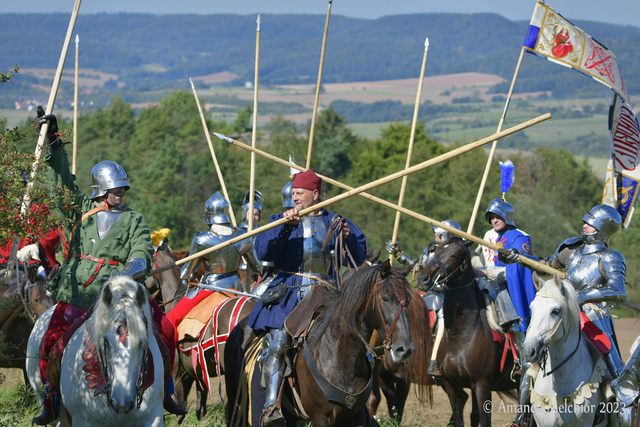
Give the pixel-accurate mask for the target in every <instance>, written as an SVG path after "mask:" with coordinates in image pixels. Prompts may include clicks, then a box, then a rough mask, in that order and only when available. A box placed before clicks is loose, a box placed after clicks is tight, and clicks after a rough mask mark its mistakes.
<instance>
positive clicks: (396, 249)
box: [386, 219, 461, 269]
mask: <svg viewBox="0 0 640 427" xmlns="http://www.w3.org/2000/svg"><path fill="white" fill-rule="evenodd" d="M442 223H443V224H444V225H447V226H449V227H451V228H455V229H456V230H461V228H460V224H458V223H457V222H455V221H454V220H452V219H447V220H444V221H442ZM431 228H432V229H433V234H434V241H433V242H432V243H430V244H429V245H428V246H427V247H426V248H424V250H423V251H422V253H421V254H420V256H419V257H418V259H417V260H414V259H413V258H411V257H410V256H409V255H407V254H406V253H405V252H404V251H403V250H402V249H400V242H395V243H392V242H391V240H387V242H386V248H387V252H389V253H390V254H391V255H393V256H394V257H395V258H396V259H397V260H398V261H400V263H401V264H402V265H411V264H414V263H416V267H420V269H422V268H424V266H425V265H426V264H427V260H428V259H429V257H430V256H431V255H432V254H433V251H435V250H436V248H437V247H438V245H439V244H440V243H441V242H444V241H445V240H448V239H450V238H452V237H454V234H453V233H451V232H449V231H447V230H445V229H444V228H440V227H437V226H435V225H433V226H431Z"/></svg>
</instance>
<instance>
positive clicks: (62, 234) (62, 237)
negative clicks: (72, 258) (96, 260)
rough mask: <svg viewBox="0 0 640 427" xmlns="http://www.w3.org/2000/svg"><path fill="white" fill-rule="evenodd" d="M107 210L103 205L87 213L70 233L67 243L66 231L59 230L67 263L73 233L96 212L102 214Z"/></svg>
mask: <svg viewBox="0 0 640 427" xmlns="http://www.w3.org/2000/svg"><path fill="white" fill-rule="evenodd" d="M105 210H107V206H106V205H101V206H97V207H95V208H93V209H91V210H90V211H88V212H85V213H84V214H83V215H82V217H80V220H78V221H77V222H76V223H75V224H74V226H73V228H72V229H71V232H70V233H69V241H68V242H67V241H66V238H65V235H64V231H63V230H59V234H60V238H61V239H62V254H63V261H66V260H67V258H68V257H69V244H70V243H71V240H73V233H74V232H75V231H76V228H78V226H79V225H80V224H82V222H83V221H84V220H85V219H87V218H89V217H90V216H91V215H93V214H94V213H96V212H100V211H105Z"/></svg>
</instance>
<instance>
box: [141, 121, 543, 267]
mask: <svg viewBox="0 0 640 427" xmlns="http://www.w3.org/2000/svg"><path fill="white" fill-rule="evenodd" d="M550 118H551V114H549V113H547V114H544V115H542V116H539V117H536V118H535V119H532V120H529V121H528V122H525V123H522V124H520V125H518V126H514V127H512V128H510V129H507V130H505V131H503V132H500V133H496V134H493V135H491V136H489V137H487V138H484V139H482V140H480V141H476V142H473V143H471V144H467V145H465V146H463V147H458V148H456V149H455V150H452V151H449V152H448V153H444V154H442V155H440V156H438V157H434V158H433V159H430V160H427V161H425V162H422V163H419V164H417V165H415V166H411V167H410V168H408V169H404V170H402V171H400V172H396V173H394V174H391V175H388V176H385V177H382V178H380V179H377V180H375V181H372V182H370V183H368V184H365V185H362V186H360V187H358V188H354V189H351V190H349V191H347V192H346V193H342V194H339V195H337V196H335V197H332V198H330V199H328V200H325V201H322V202H320V203H317V204H315V205H313V206H311V207H309V208H307V209H304V210H302V211H300V212H299V214H298V215H299V216H304V215H307V214H309V213H311V212H314V211H316V210H318V209H322V208H324V207H326V206H330V205H332V204H334V203H338V202H340V201H342V200H345V199H348V198H350V197H353V196H355V195H357V194H361V193H363V192H365V191H367V190H370V189H372V188H375V187H378V186H380V185H382V184H386V183H387V182H391V181H393V180H395V179H398V178H402V177H403V176H405V175H410V174H412V173H414V172H417V171H419V170H422V169H426V168H428V167H430V166H433V165H436V164H438V163H442V162H444V161H446V160H449V159H451V158H453V157H456V156H459V155H460V154H463V153H466V152H468V151H471V150H473V149H474V148H477V147H480V146H482V145H484V144H488V143H489V142H491V141H493V140H494V139H500V138H503V137H505V136H508V135H511V134H512V133H515V132H518V131H520V130H523V129H526V128H528V127H530V126H533V125H535V124H538V123H540V122H543V121H545V120H548V119H550ZM214 135H216V136H217V137H218V138H220V139H224V140H225V141H227V142H230V143H233V142H234V140H233V139H232V138H228V137H226V136H225V135H222V134H219V133H214ZM287 164H288V165H291V167H294V166H295V165H294V164H293V163H287ZM296 168H297V167H296ZM334 182H337V181H334ZM380 200H382V199H380ZM384 204H385V205H386V206H389V207H392V208H394V209H398V210H400V211H401V212H403V213H406V214H408V215H409V214H414V215H418V214H416V213H415V212H413V211H410V210H409V209H406V208H402V207H399V206H396V205H394V204H393V203H389V202H386V201H385V202H384ZM285 222H287V219H286V218H282V219H279V220H278V221H274V222H271V223H269V224H267V225H264V226H262V227H260V228H257V229H255V230H249V232H248V233H245V234H243V235H241V236H238V237H234V238H233V239H229V240H227V241H226V242H224V243H221V244H219V245H216V246H212V247H210V248H207V249H205V250H203V251H201V252H198V253H195V254H193V255H190V256H188V257H186V258H183V259H181V260H178V261H176V262H175V263H172V264H168V265H166V266H164V267H162V268H159V269H157V270H153V271H152V272H151V273H149V275H150V276H151V275H154V274H158V273H162V272H163V271H166V270H168V269H170V268H172V267H173V266H174V265H182V264H184V263H186V262H189V261H191V260H194V259H196V258H198V257H201V256H202V255H206V254H208V253H211V252H214V251H217V250H220V249H222V248H224V247H227V246H229V245H233V244H235V243H237V242H239V241H241V240H244V239H247V238H249V237H253V236H255V235H257V234H260V233H263V232H265V231H267V230H270V229H272V228H274V227H277V226H278V225H281V224H284V223H285Z"/></svg>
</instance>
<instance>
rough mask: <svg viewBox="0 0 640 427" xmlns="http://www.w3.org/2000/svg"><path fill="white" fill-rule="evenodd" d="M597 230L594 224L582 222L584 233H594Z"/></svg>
mask: <svg viewBox="0 0 640 427" xmlns="http://www.w3.org/2000/svg"><path fill="white" fill-rule="evenodd" d="M597 231H598V230H597V229H596V228H595V227H594V226H592V225H589V224H587V223H586V222H585V223H584V224H582V234H593V233H595V232H597Z"/></svg>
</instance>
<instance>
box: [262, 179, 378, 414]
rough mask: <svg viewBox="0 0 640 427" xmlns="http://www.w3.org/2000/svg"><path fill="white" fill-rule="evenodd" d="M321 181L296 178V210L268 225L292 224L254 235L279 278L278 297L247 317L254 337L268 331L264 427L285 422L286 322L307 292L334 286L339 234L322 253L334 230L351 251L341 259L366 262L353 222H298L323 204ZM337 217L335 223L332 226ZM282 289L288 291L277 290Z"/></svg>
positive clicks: (317, 217) (327, 216)
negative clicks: (280, 402)
mask: <svg viewBox="0 0 640 427" xmlns="http://www.w3.org/2000/svg"><path fill="white" fill-rule="evenodd" d="M321 185H322V180H321V179H320V178H319V177H318V176H317V175H316V174H315V173H314V172H313V171H312V170H308V171H306V172H304V173H300V174H297V175H295V179H294V181H293V184H292V199H291V200H292V201H293V204H294V206H295V207H294V208H292V209H289V210H287V211H285V212H283V213H281V214H277V215H273V216H271V218H269V222H274V221H277V220H279V219H281V218H286V219H288V220H289V222H287V223H285V224H283V225H280V226H278V227H275V228H272V229H270V230H267V231H266V232H264V233H262V234H260V235H258V236H257V237H256V242H255V243H256V251H257V254H258V256H259V257H260V258H261V259H263V260H266V261H273V262H274V264H275V267H276V268H277V269H278V270H279V272H278V275H277V276H276V278H275V279H274V280H273V282H272V283H271V284H270V286H269V287H268V288H267V292H265V295H279V296H280V298H272V299H271V300H268V299H266V298H264V297H263V299H262V300H261V301H260V302H259V303H258V304H257V305H256V307H255V308H254V309H253V311H252V312H251V315H250V316H249V326H251V327H252V328H253V329H254V331H256V333H262V332H265V331H266V332H268V333H267V338H266V341H265V345H264V348H263V359H262V360H263V375H264V384H265V386H266V401H265V405H264V412H263V414H262V418H261V425H263V426H283V425H284V418H283V417H282V413H281V412H280V408H278V407H277V405H276V401H277V391H278V387H279V384H280V383H281V381H282V375H283V369H284V366H283V365H284V364H283V363H282V356H283V354H284V351H285V349H286V346H287V345H288V344H287V342H288V336H287V333H286V332H285V331H284V330H283V328H284V320H285V319H286V317H287V316H288V315H289V314H290V313H291V311H292V310H293V309H294V308H295V306H296V305H297V304H298V302H299V301H300V300H301V299H302V298H303V297H304V295H305V294H306V293H307V291H308V289H309V287H310V286H314V285H321V284H322V283H323V282H329V283H331V282H333V281H334V280H335V279H336V271H335V269H334V261H335V260H333V259H332V255H335V252H334V254H332V253H331V249H332V248H334V247H335V243H336V238H337V237H338V236H337V235H333V236H331V239H330V241H329V242H328V245H326V248H325V249H324V250H323V249H322V248H323V246H324V245H323V243H324V241H325V239H326V237H327V233H328V231H329V229H330V228H331V226H332V223H333V224H334V225H339V226H340V227H341V228H340V230H341V231H340V233H341V234H342V240H343V245H344V248H345V250H346V252H347V253H348V255H347V256H345V257H344V258H343V262H344V264H346V263H347V262H350V263H352V264H353V265H360V264H362V263H363V262H364V261H365V259H366V254H367V245H366V238H365V236H364V235H363V234H362V232H361V231H360V230H359V229H358V228H357V227H356V226H355V225H354V224H353V223H352V222H351V221H349V220H347V219H344V218H340V217H337V216H336V215H335V214H334V213H331V212H329V211H327V210H325V209H320V210H318V211H315V212H312V213H311V214H310V215H308V216H305V217H303V218H300V217H299V216H298V212H299V211H301V210H303V209H305V208H309V207H311V206H313V205H315V204H316V203H318V202H319V198H320V191H321ZM334 219H336V221H335V222H334ZM277 289H282V290H283V291H284V292H282V293H280V292H276V290H277Z"/></svg>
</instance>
